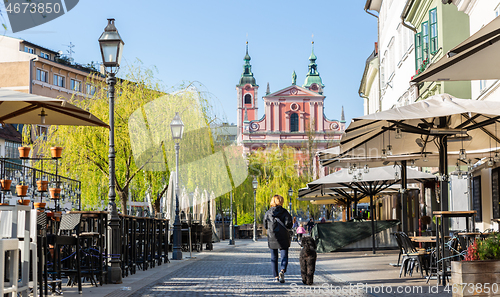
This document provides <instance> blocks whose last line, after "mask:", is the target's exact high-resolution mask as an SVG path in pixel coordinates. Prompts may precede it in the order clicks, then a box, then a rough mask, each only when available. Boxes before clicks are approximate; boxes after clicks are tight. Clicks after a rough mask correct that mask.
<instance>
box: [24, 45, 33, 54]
mask: <svg viewBox="0 0 500 297" xmlns="http://www.w3.org/2000/svg"><path fill="white" fill-rule="evenodd" d="M24 51H25V52H27V53H30V54H34V53H35V49H34V48H32V47H29V46H25V47H24Z"/></svg>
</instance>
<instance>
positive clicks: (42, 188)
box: [36, 180, 49, 192]
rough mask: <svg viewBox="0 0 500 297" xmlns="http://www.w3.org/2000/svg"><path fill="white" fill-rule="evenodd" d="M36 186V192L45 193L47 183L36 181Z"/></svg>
mask: <svg viewBox="0 0 500 297" xmlns="http://www.w3.org/2000/svg"><path fill="white" fill-rule="evenodd" d="M36 186H37V189H38V192H47V188H48V187H49V181H47V180H37V181H36Z"/></svg>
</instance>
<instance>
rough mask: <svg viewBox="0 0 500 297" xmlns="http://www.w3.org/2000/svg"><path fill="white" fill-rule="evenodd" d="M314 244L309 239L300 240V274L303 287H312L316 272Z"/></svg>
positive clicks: (312, 240)
mask: <svg viewBox="0 0 500 297" xmlns="http://www.w3.org/2000/svg"><path fill="white" fill-rule="evenodd" d="M316 257H317V253H316V242H314V239H312V238H311V237H309V236H308V237H303V238H302V250H301V251H300V256H299V261H300V274H301V276H302V282H303V283H304V284H305V285H312V284H313V278H314V271H315V270H316Z"/></svg>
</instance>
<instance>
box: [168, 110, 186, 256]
mask: <svg viewBox="0 0 500 297" xmlns="http://www.w3.org/2000/svg"><path fill="white" fill-rule="evenodd" d="M170 129H171V130H172V139H173V140H174V141H175V220H174V243H173V251H172V260H182V250H181V244H182V238H181V221H180V219H179V148H180V145H179V141H180V140H181V139H182V133H183V132H184V124H183V123H182V121H181V117H180V116H179V113H178V112H176V113H175V116H174V119H173V120H172V122H171V123H170Z"/></svg>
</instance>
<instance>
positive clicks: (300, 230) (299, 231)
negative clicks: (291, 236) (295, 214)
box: [297, 224, 307, 246]
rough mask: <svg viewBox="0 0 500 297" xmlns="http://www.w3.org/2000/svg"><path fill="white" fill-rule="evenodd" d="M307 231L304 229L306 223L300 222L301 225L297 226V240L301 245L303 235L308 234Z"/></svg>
mask: <svg viewBox="0 0 500 297" xmlns="http://www.w3.org/2000/svg"><path fill="white" fill-rule="evenodd" d="M306 233H307V231H306V229H304V224H300V226H298V227H297V242H298V243H299V245H300V246H302V244H301V243H302V236H303V235H304V234H306Z"/></svg>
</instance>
